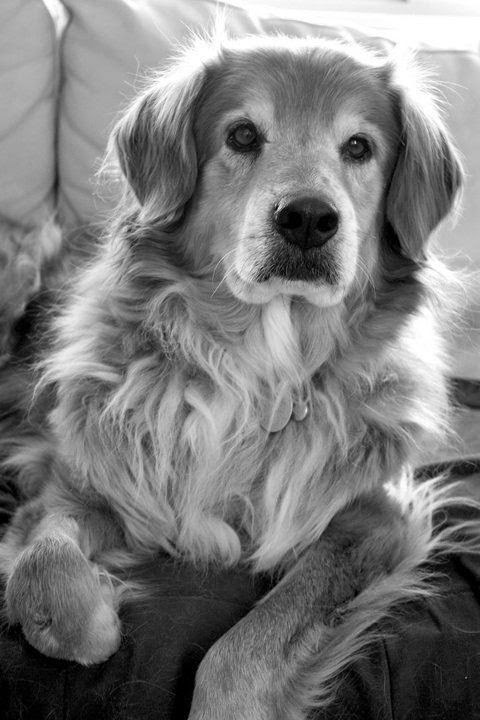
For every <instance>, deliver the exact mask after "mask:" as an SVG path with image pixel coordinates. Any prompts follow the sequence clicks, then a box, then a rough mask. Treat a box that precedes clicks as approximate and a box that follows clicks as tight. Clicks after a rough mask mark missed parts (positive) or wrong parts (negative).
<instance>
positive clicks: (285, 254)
mask: <svg viewBox="0 0 480 720" xmlns="http://www.w3.org/2000/svg"><path fill="white" fill-rule="evenodd" d="M273 279H280V280H285V281H290V282H307V283H308V282H310V283H315V284H318V283H322V284H326V285H331V286H336V285H338V283H339V282H340V273H339V269H338V265H337V263H336V261H335V258H334V257H333V253H332V252H331V251H329V250H327V249H326V248H322V249H319V248H310V249H308V250H300V249H299V248H297V247H296V246H294V245H287V244H284V245H283V246H282V247H280V248H276V249H275V250H273V251H272V253H271V254H270V255H269V257H268V258H267V259H266V260H264V262H263V263H262V267H260V268H258V270H257V272H256V275H255V278H254V280H255V282H257V283H267V282H268V281H269V280H273Z"/></svg>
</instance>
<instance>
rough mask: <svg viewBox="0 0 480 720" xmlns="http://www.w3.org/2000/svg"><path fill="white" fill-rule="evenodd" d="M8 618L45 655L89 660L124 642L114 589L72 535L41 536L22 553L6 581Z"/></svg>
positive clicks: (96, 659)
mask: <svg viewBox="0 0 480 720" xmlns="http://www.w3.org/2000/svg"><path fill="white" fill-rule="evenodd" d="M5 595H6V607H7V616H8V620H9V621H10V622H11V623H20V625H21V626H22V630H23V633H24V635H25V638H26V639H27V640H28V642H29V643H30V644H31V645H33V647H34V648H36V649H37V650H39V651H40V652H41V653H43V654H44V655H49V656H50V657H55V658H61V659H65V660H75V661H76V662H78V663H81V664H82V665H90V664H93V663H99V662H103V661H104V660H106V659H107V658H108V657H110V655H112V654H113V653H114V652H115V651H116V650H117V649H118V647H119V645H120V625H119V620H118V616H117V613H116V611H115V609H114V607H113V596H112V592H111V590H110V589H109V587H108V586H107V585H105V586H104V585H103V584H102V583H101V581H100V578H99V575H98V573H96V572H94V570H93V568H92V567H91V565H90V564H89V562H88V561H87V559H86V557H85V556H84V555H83V553H82V552H81V550H80V549H79V547H78V546H77V545H76V544H75V543H74V542H73V541H72V540H70V539H69V538H68V537H61V538H57V537H55V538H52V537H48V538H43V539H40V540H38V541H37V542H35V543H34V544H33V545H31V546H29V547H27V548H26V549H25V550H24V551H23V552H22V553H21V555H20V556H19V557H18V559H17V562H16V564H15V567H14V570H13V572H12V574H11V576H10V577H9V579H8V582H7V586H6V591H5Z"/></svg>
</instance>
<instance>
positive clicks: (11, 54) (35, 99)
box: [0, 0, 56, 223]
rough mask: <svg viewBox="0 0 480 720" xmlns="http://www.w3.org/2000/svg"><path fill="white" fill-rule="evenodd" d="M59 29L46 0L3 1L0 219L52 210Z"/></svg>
mask: <svg viewBox="0 0 480 720" xmlns="http://www.w3.org/2000/svg"><path fill="white" fill-rule="evenodd" d="M55 47H56V38H55V28H54V25H53V22H52V19H51V17H50V15H49V13H48V12H47V10H46V8H45V6H44V4H43V2H42V0H1V2H0V69H1V72H0V98H1V99H2V102H1V112H0V168H1V172H0V214H2V215H4V216H6V217H7V218H9V219H11V220H17V221H20V222H27V223H28V222H29V221H31V220H33V219H35V218H38V217H40V216H41V215H43V214H44V212H45V209H47V210H50V211H51V210H52V209H53V200H54V198H53V187H54V183H55V142H54V137H55V115H56V98H55V87H56V83H55Z"/></svg>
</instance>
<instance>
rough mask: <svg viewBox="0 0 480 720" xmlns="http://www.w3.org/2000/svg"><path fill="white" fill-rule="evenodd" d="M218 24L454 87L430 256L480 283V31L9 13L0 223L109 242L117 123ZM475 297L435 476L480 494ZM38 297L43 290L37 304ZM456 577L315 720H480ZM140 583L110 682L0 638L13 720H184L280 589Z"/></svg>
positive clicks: (155, 580)
mask: <svg viewBox="0 0 480 720" xmlns="http://www.w3.org/2000/svg"><path fill="white" fill-rule="evenodd" d="M339 6H341V3H339ZM219 14H220V15H222V16H224V22H225V24H226V26H227V27H228V29H229V32H231V33H233V34H242V33H250V32H255V33H256V32H277V31H280V32H285V33H288V34H292V33H293V34H298V35H309V34H314V35H319V36H328V37H344V38H353V39H357V40H361V41H362V42H367V43H369V44H373V45H374V46H375V47H382V46H386V45H389V44H392V43H403V42H405V41H406V40H407V41H408V42H409V44H412V43H413V44H414V45H415V47H416V48H417V50H418V54H419V57H420V60H421V61H422V62H424V63H426V64H427V65H428V66H430V67H431V69H432V73H433V75H434V77H435V78H437V79H438V80H439V81H440V82H441V89H442V93H443V94H444V96H445V113H446V119H447V122H448V125H449V126H450V129H451V132H452V135H453V136H454V138H455V140H456V142H457V144H458V146H459V148H460V151H461V153H462V155H463V158H464V163H465V167H466V170H467V185H466V189H465V194H464V198H463V206H462V210H461V213H460V215H459V217H458V218H457V219H456V224H455V225H452V223H451V222H450V221H448V222H446V223H445V224H444V226H443V227H442V228H440V230H439V232H438V234H437V237H436V238H435V240H434V242H435V243H436V245H437V247H438V248H439V251H440V252H442V253H443V254H444V255H445V256H447V257H448V261H449V262H450V263H451V264H452V266H454V267H456V268H465V271H466V270H468V272H469V273H470V274H471V271H472V270H473V271H475V270H478V271H480V240H479V235H478V229H479V227H480V202H479V200H480V133H479V132H478V128H479V127H480V54H479V50H480V46H479V43H480V17H477V18H469V19H464V20H463V21H461V20H459V19H448V18H447V19H432V18H427V19H425V18H415V19H412V18H409V17H408V16H407V15H404V16H401V17H400V18H395V17H394V16H392V15H378V14H368V13H363V14H362V13H353V14H352V13H346V12H341V11H339V12H321V11H317V12H303V13H302V12H301V11H300V10H296V11H293V10H292V11H282V12H280V11H275V10H274V9H269V8H263V7H262V8H258V7H257V6H253V5H251V6H250V9H245V8H244V7H242V5H241V4H240V3H234V2H231V3H228V6H225V7H222V8H221V9H220V10H219V9H218V3H216V2H215V0H62V2H60V1H59V0H45V2H43V1H42V0H2V3H0V98H1V99H2V100H3V102H2V112H1V113H0V160H1V163H0V167H1V173H0V217H1V218H5V219H6V220H7V221H9V222H12V223H20V224H21V225H22V226H24V227H29V228H30V227H35V226H37V225H38V224H40V223H42V222H44V221H45V219H47V218H50V217H51V216H52V215H53V214H55V216H56V217H57V218H58V219H59V221H60V223H61V224H62V226H64V227H66V228H70V229H71V230H76V229H79V228H85V227H94V228H95V227H98V226H101V225H102V223H103V221H104V220H105V218H106V217H107V216H108V214H109V213H110V212H111V210H112V207H113V206H114V203H115V197H116V192H115V186H114V185H109V187H108V190H106V189H105V187H104V186H103V185H102V184H101V183H99V181H98V171H99V169H100V167H101V161H102V157H103V154H104V151H105V147H106V143H107V138H108V134H109V129H110V128H111V127H112V125H113V123H114V120H115V118H116V117H117V115H118V112H119V110H120V109H121V108H122V107H123V106H125V105H126V103H127V102H128V100H129V98H130V97H131V96H132V95H133V93H134V92H135V89H136V88H137V87H138V86H139V83H140V82H141V77H142V73H143V72H145V71H146V70H147V69H148V68H150V67H156V66H158V65H161V64H164V63H165V62H166V61H167V60H168V59H169V57H170V56H171V55H172V53H174V50H175V46H176V44H177V43H181V42H182V40H185V39H186V38H187V37H188V35H189V33H190V32H191V30H193V31H199V30H200V31H201V30H204V29H205V28H207V29H208V28H211V27H212V26H213V24H214V22H215V18H217V17H218V15H219ZM32 237H34V235H32ZM34 250H35V249H34V248H33V249H32V248H31V247H30V248H28V247H27V248H26V252H30V254H31V256H32V262H34V263H38V264H41V263H43V262H46V261H47V260H48V257H45V256H42V255H39V254H38V253H37V254H36V253H35V251H34ZM1 257H2V256H1V247H0V285H1V283H2V282H3V283H4V284H5V283H6V282H7V276H6V272H3V276H2V264H1ZM3 271H5V268H3ZM479 277H480V276H479ZM478 284H479V283H478V282H477V283H475V281H473V282H472V281H471V282H470V284H469V285H468V288H469V289H468V292H467V293H466V305H467V312H466V315H465V320H464V322H463V323H462V324H461V326H460V327H459V329H458V331H457V332H456V333H455V335H454V337H453V338H452V348H453V349H454V353H453V366H452V377H454V378H455V381H456V388H457V397H458V398H459V400H460V401H461V404H462V406H463V409H460V411H459V417H460V420H459V423H460V424H459V428H460V430H459V436H460V439H459V442H457V443H456V445H455V447H453V448H452V447H449V448H440V449H437V451H436V454H434V455H433V456H429V457H428V458H426V460H425V465H426V467H425V468H423V470H422V472H425V473H426V474H428V473H429V472H431V471H432V470H431V465H432V463H433V464H437V461H438V462H441V463H443V464H442V465H441V467H442V468H444V469H445V468H447V469H450V470H452V468H453V471H454V473H456V474H457V475H465V476H467V475H468V476H470V482H471V483H472V486H475V488H478V485H477V484H476V483H480V476H479V475H478V474H477V475H474V472H475V471H478V469H479V468H480V461H479V458H480V431H479V428H480V421H479V417H478V413H479V411H478V409H475V408H478V406H479V392H478V381H479V380H480V319H479V318H480V293H478V291H477V287H478ZM29 287H30V286H29ZM37 290H38V287H37V285H36V284H35V283H32V285H31V293H32V294H33V293H34V292H36V291H37ZM28 292H30V291H28ZM0 297H1V288H0ZM1 311H2V308H1V307H0V312H1ZM445 463H446V464H445ZM452 463H453V464H452ZM8 490H9V488H6V489H5V491H8ZM7 494H8V493H7ZM9 502H12V503H13V502H14V498H13V499H12V498H11V497H10V500H8V499H7V500H5V501H2V504H1V506H0V520H4V521H5V519H6V517H7V515H8V510H9V506H8V503H9ZM443 570H444V572H445V575H446V577H447V578H448V583H447V589H446V591H445V592H444V594H443V595H442V596H441V597H438V598H436V599H434V600H432V602H431V603H429V604H416V605H412V606H411V607H409V608H407V609H405V610H404V611H403V612H402V613H401V614H400V615H398V616H395V617H394V618H392V619H391V620H389V622H388V623H387V625H388V631H389V635H388V639H387V640H385V641H382V642H381V643H378V644H377V645H376V646H374V647H373V648H372V651H371V653H370V654H369V655H368V657H365V658H362V659H361V660H359V661H358V662H357V663H355V665H354V666H353V667H352V669H351V670H350V671H349V672H348V673H347V675H346V676H345V678H344V679H343V681H342V685H341V688H340V690H339V693H338V703H337V705H336V706H335V708H333V709H331V710H330V711H328V712H327V711H326V712H325V713H322V712H320V713H319V714H317V715H316V717H318V718H325V720H326V719H327V718H333V717H343V718H349V719H351V718H355V717H359V718H360V717H361V718H363V717H366V718H367V717H368V718H370V717H371V718H374V717H375V718H377V717H382V718H394V717H395V718H405V719H406V718H420V717H422V718H432V719H433V718H450V719H452V720H455V719H456V718H458V720H460V718H461V719H462V720H469V719H470V718H471V720H473V718H478V717H480V691H479V689H478V682H477V683H476V685H475V682H474V681H473V680H472V677H475V676H476V677H477V678H478V677H479V676H480V595H479V593H478V587H479V580H480V566H479V565H478V562H475V561H474V560H473V559H471V558H468V557H458V558H452V559H451V560H449V561H448V562H447V563H446V565H445V567H444V568H443ZM139 572H141V573H142V578H143V579H145V578H147V579H149V581H151V585H152V596H151V598H150V600H149V601H148V602H147V601H146V602H145V603H143V604H142V603H140V604H139V605H137V606H130V607H128V606H127V607H126V608H125V609H124V611H123V622H124V628H125V637H124V640H123V642H122V646H121V649H120V650H119V652H118V653H117V654H116V655H115V656H114V657H113V658H111V659H110V660H109V661H108V662H107V663H104V664H102V665H101V666H94V667H91V668H79V667H78V666H75V665H73V664H71V663H67V662H62V661H56V660H50V659H47V658H43V657H41V656H39V655H38V653H36V652H35V651H34V650H33V649H31V648H30V647H29V646H28V645H27V644H26V643H25V642H24V640H23V639H22V637H21V633H20V632H19V631H18V629H16V628H4V629H3V630H2V631H1V637H0V718H5V720H14V719H15V720H16V719H17V718H22V719H24V720H26V719H27V718H31V719H32V720H35V719H36V718H39V719H41V718H45V720H46V718H50V719H51V720H57V719H59V718H69V720H74V718H82V720H89V719H92V720H94V719H96V718H100V717H101V718H106V719H110V718H111V719H112V720H113V719H114V718H115V719H117V718H118V719H121V720H126V719H127V718H132V719H133V718H135V720H142V719H145V720H147V719H149V718H153V717H155V718H164V719H165V720H167V718H168V719H170V718H179V719H180V718H185V717H186V716H187V714H188V706H189V699H190V696H191V690H192V683H193V677H194V672H195V668H196V666H197V664H198V662H199V660H200V659H201V657H202V655H203V653H204V652H205V651H206V649H207V648H208V647H209V645H211V643H212V642H213V641H214V640H215V638H216V637H218V636H219V635H220V634H222V633H223V632H224V631H225V630H226V629H227V628H228V627H229V626H230V625H231V624H232V623H233V622H235V621H236V619H238V618H239V617H241V616H242V614H244V613H245V612H246V611H247V610H248V608H249V607H250V606H251V604H252V603H253V602H254V601H255V599H257V598H258V597H260V596H261V595H262V594H263V593H264V592H265V591H266V590H267V589H268V587H269V579H268V578H262V577H259V578H256V579H252V578H250V577H249V576H247V575H246V574H245V573H242V572H240V571H229V572H226V571H225V572H214V571H212V572H211V573H206V574H205V573H203V574H199V573H197V572H196V571H195V569H193V568H186V567H183V566H179V565H178V564H176V563H174V562H172V561H171V560H169V559H168V558H165V557H159V558H157V559H156V560H155V562H152V563H151V564H150V565H146V566H145V567H144V568H141V569H140V570H139ZM252 720H254V719H253V718H252Z"/></svg>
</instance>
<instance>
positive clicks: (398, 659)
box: [0, 557, 480, 720]
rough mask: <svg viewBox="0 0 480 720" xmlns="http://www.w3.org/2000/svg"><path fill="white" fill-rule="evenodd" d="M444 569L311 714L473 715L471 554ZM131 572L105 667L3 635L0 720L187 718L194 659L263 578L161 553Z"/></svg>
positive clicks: (475, 583) (476, 612)
mask: <svg viewBox="0 0 480 720" xmlns="http://www.w3.org/2000/svg"><path fill="white" fill-rule="evenodd" d="M441 570H442V573H443V578H444V580H443V588H444V590H443V593H442V595H441V596H439V597H436V598H434V599H431V600H430V601H429V602H428V603H425V602H422V603H416V604H409V605H406V606H405V607H404V608H403V609H402V611H401V612H397V613H396V614H395V616H394V617H392V618H391V619H389V621H388V622H385V623H384V624H383V626H382V628H381V629H382V631H385V632H386V634H387V639H385V640H384V641H382V642H378V643H377V644H375V645H374V646H373V647H372V648H371V651H370V652H369V653H368V655H367V656H365V657H363V658H362V659H361V660H360V661H358V662H356V663H355V664H354V665H353V666H352V667H351V669H350V670H349V671H348V673H346V675H345V676H344V677H343V679H342V681H341V683H340V686H339V689H338V693H337V700H336V703H335V705H334V706H333V707H331V708H330V709H329V710H328V711H318V712H316V713H313V714H312V718H315V720H334V718H335V720H347V719H348V720H367V719H368V720H392V719H395V720H479V718H480V558H475V559H473V558H468V557H456V558H452V559H451V560H450V561H449V562H446V563H445V564H444V565H442V567H441ZM138 573H139V577H141V578H142V579H143V580H145V581H148V584H149V586H150V587H151V588H152V590H151V594H150V595H149V599H148V600H142V601H137V602H135V603H133V604H131V605H129V606H126V607H125V608H123V610H122V613H121V615H122V621H123V631H124V637H123V641H122V645H121V648H120V650H119V651H118V652H117V653H116V654H115V655H114V656H113V657H112V658H110V659H109V660H108V661H107V662H106V663H103V664H101V665H97V666H95V667H91V668H82V667H79V666H78V665H76V664H74V663H69V662H63V661H56V660H51V659H49V658H46V657H43V656H42V655H40V654H39V653H37V652H36V651H35V650H33V649H32V648H31V647H30V646H29V645H28V644H27V643H26V642H25V641H24V639H23V637H22V635H21V632H20V631H19V630H18V629H17V628H11V629H8V628H6V627H4V628H3V630H2V631H0V720H99V719H100V718H101V720H153V719H155V720H183V719H184V718H186V717H187V716H188V707H189V703H190V698H191V693H192V687H193V681H194V675H195V669H196V667H197V666H198V663H199V662H200V660H201V658H202V657H203V655H204V653H205V652H206V650H207V649H208V647H210V645H211V644H212V643H213V642H214V641H215V640H216V639H217V638H218V637H220V636H221V635H222V634H223V633H224V632H225V631H226V630H227V629H228V628H229V627H230V626H231V625H233V624H234V623H235V622H236V621H237V620H238V619H239V618H240V617H242V616H243V615H244V614H245V613H246V612H247V611H248V609H249V608H250V607H251V606H252V604H253V603H254V601H255V600H256V599H257V598H259V597H261V595H262V594H264V593H265V592H266V590H267V589H268V582H267V580H266V579H262V578H257V579H255V580H254V579H252V577H251V576H250V575H249V574H248V573H246V572H242V571H239V570H238V569H236V570H235V571H233V570H232V571H221V572H220V571H215V570H214V569H211V570H210V571H208V572H206V571H203V572H202V571H199V570H196V569H195V568H192V567H190V566H185V565H179V564H176V563H175V562H174V561H172V560H171V559H169V558H167V557H159V558H158V559H157V560H156V561H155V562H152V563H150V564H149V565H145V566H144V567H142V568H140V569H139V570H138ZM259 642H261V638H260V639H259ZM225 720H228V719H227V718H226V719H225ZM252 720H256V719H255V718H252Z"/></svg>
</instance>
